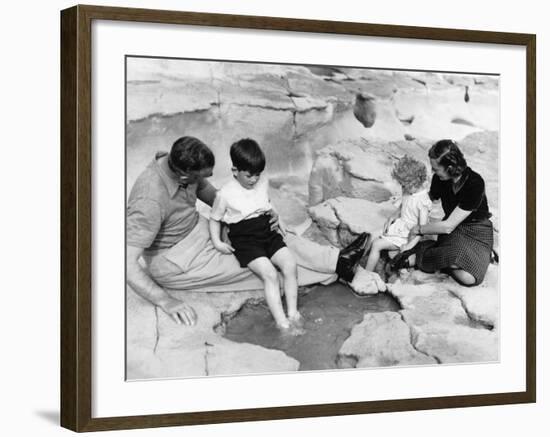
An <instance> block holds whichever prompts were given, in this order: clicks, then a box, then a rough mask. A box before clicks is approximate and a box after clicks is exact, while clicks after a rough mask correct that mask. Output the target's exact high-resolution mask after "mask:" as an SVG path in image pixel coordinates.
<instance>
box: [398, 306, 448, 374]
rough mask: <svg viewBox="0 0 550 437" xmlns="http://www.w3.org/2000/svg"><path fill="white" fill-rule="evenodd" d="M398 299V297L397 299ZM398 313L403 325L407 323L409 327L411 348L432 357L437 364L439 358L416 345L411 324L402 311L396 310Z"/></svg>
mask: <svg viewBox="0 0 550 437" xmlns="http://www.w3.org/2000/svg"><path fill="white" fill-rule="evenodd" d="M398 301H399V299H398ZM398 313H399V316H400V317H401V320H403V323H404V324H405V325H407V327H408V328H409V333H410V343H411V346H412V348H413V349H414V350H415V351H417V352H418V353H419V354H422V355H425V356H427V357H428V358H433V359H434V360H435V362H436V363H437V364H441V360H440V359H439V358H438V357H437V356H435V355H431V354H429V353H427V352H424V351H423V350H420V349H419V348H418V346H417V342H418V336H417V335H416V334H415V332H414V330H413V328H412V326H411V325H409V324H408V323H407V320H406V319H405V316H404V315H403V313H402V312H401V311H398Z"/></svg>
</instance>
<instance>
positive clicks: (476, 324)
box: [447, 289, 495, 331]
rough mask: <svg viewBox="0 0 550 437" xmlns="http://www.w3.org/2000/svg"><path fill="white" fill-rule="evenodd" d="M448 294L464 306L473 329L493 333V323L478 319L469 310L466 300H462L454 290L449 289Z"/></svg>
mask: <svg viewBox="0 0 550 437" xmlns="http://www.w3.org/2000/svg"><path fill="white" fill-rule="evenodd" d="M447 292H448V293H449V295H450V296H452V297H453V298H455V299H458V301H459V302H460V306H462V309H463V310H464V312H465V313H466V316H468V319H469V320H470V322H471V326H472V327H473V328H477V329H487V330H488V331H492V330H494V329H495V326H494V325H493V324H492V323H489V322H487V321H485V320H480V319H479V318H477V317H476V316H475V315H474V314H472V313H471V312H470V310H469V309H468V307H467V306H466V303H465V302H464V300H463V299H462V297H461V296H460V295H458V294H456V293H454V292H453V290H452V289H447Z"/></svg>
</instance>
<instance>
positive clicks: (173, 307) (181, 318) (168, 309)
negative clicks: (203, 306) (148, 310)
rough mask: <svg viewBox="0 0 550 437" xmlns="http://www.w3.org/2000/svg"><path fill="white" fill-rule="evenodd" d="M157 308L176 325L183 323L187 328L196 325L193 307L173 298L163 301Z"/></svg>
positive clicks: (195, 314)
mask: <svg viewBox="0 0 550 437" xmlns="http://www.w3.org/2000/svg"><path fill="white" fill-rule="evenodd" d="M159 307H160V309H161V310H162V311H164V312H165V313H166V314H167V315H168V316H169V317H170V318H171V319H172V320H173V321H174V322H176V323H177V324H178V325H181V324H182V323H183V324H184V325H187V326H193V325H194V324H195V323H197V313H196V312H195V310H194V309H193V307H192V306H190V305H187V304H186V303H184V302H182V301H180V300H177V299H174V298H173V297H167V298H166V299H164V300H163V302H162V303H160V304H159Z"/></svg>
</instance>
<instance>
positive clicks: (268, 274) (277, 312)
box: [248, 257, 290, 329]
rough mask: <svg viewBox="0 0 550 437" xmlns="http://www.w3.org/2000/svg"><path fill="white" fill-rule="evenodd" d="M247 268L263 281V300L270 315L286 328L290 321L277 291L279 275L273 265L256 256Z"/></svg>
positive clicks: (281, 326) (280, 325)
mask: <svg viewBox="0 0 550 437" xmlns="http://www.w3.org/2000/svg"><path fill="white" fill-rule="evenodd" d="M248 268H249V269H250V270H252V271H253V272H254V273H255V274H256V275H258V276H259V277H260V279H261V280H262V281H263V283H264V293H265V300H266V301H267V306H268V307H269V311H271V315H272V316H273V318H274V319H275V323H277V326H279V327H280V328H283V329H288V328H289V327H290V323H289V321H288V319H287V318H286V316H285V312H284V310H283V303H282V302H281V294H280V292H279V276H278V274H277V270H276V269H275V266H274V265H273V264H272V263H271V261H270V260H269V259H267V258H266V257H260V258H256V259H255V260H252V261H251V262H250V263H249V264H248Z"/></svg>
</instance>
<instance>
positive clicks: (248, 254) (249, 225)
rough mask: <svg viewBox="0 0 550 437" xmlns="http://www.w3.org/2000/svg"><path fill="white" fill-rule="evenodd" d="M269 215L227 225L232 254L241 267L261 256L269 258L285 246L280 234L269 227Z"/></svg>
mask: <svg viewBox="0 0 550 437" xmlns="http://www.w3.org/2000/svg"><path fill="white" fill-rule="evenodd" d="M270 217H271V216H270V215H267V214H264V215H261V216H259V217H254V218H251V219H248V220H243V221H241V222H239V223H233V224H230V225H229V234H228V236H229V239H230V240H231V246H233V248H234V249H235V252H233V255H235V256H236V257H237V260H238V261H239V264H240V265H241V267H246V266H248V264H249V263H250V262H251V261H254V260H255V259H256V258H260V257H262V256H265V257H267V258H268V259H271V257H272V256H273V255H275V253H277V251H278V250H279V249H282V248H283V247H286V244H285V243H284V241H283V237H282V236H281V234H279V233H278V232H275V231H272V230H271V229H270V225H269V219H270Z"/></svg>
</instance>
